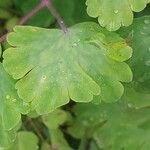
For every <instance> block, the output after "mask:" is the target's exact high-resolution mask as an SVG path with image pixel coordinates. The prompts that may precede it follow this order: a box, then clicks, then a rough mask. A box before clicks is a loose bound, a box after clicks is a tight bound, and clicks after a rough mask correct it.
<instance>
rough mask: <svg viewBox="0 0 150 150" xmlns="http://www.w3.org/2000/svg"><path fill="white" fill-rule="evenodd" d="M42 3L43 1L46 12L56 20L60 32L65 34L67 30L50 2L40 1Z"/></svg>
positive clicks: (48, 0) (47, 0) (49, 0)
mask: <svg viewBox="0 0 150 150" xmlns="http://www.w3.org/2000/svg"><path fill="white" fill-rule="evenodd" d="M42 1H43V3H44V5H45V6H46V7H47V8H48V10H49V11H50V12H51V14H52V15H53V16H54V17H55V18H56V20H57V22H58V24H59V26H60V27H61V29H62V31H63V32H64V33H67V32H68V29H67V27H66V25H65V24H64V21H63V19H62V18H61V16H60V15H59V13H58V12H57V11H56V9H55V8H54V7H53V5H52V1H51V0H42Z"/></svg>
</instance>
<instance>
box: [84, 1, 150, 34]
mask: <svg viewBox="0 0 150 150" xmlns="http://www.w3.org/2000/svg"><path fill="white" fill-rule="evenodd" d="M149 2H150V0H130V1H129V0H122V1H118V0H112V1H110V0H87V1H86V5H87V12H88V14H89V15H90V16H91V17H98V21H99V23H100V25H101V26H102V27H106V28H107V29H108V30H109V31H115V30H117V29H119V28H120V27H121V26H129V25H131V24H132V21H133V11H134V12H139V11H141V10H143V9H144V8H145V7H146V4H147V3H149Z"/></svg>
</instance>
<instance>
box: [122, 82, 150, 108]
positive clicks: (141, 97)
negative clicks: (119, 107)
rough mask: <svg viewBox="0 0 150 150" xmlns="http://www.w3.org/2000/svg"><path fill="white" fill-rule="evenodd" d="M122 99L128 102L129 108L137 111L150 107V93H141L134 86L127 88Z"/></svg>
mask: <svg viewBox="0 0 150 150" xmlns="http://www.w3.org/2000/svg"><path fill="white" fill-rule="evenodd" d="M121 99H122V100H124V101H125V102H127V103H128V106H129V107H133V108H136V109H139V108H142V107H147V106H150V93H142V92H139V91H137V90H135V88H134V87H133V86H132V84H130V85H128V86H125V92H124V95H123V97H122V98H121Z"/></svg>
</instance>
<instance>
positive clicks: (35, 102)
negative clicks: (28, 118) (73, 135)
mask: <svg viewBox="0 0 150 150" xmlns="http://www.w3.org/2000/svg"><path fill="white" fill-rule="evenodd" d="M8 42H9V44H11V45H12V46H13V47H12V48H9V49H7V50H6V51H5V53H4V55H3V57H4V63H3V64H4V67H5V69H6V71H7V72H8V73H9V74H11V75H12V76H13V78H14V79H20V80H19V81H18V82H17V83H16V89H17V90H18V94H19V97H20V98H22V99H24V100H26V102H30V103H31V105H32V107H33V108H35V109H36V111H37V112H38V113H40V114H41V113H47V112H50V111H53V110H54V109H55V108H57V107H60V106H62V105H65V104H67V103H68V102H69V100H70V99H72V100H74V101H76V102H89V101H91V100H92V99H93V96H94V95H99V94H100V89H101V94H100V96H101V100H103V101H106V102H111V101H116V100H118V99H119V98H120V97H121V95H122V94H123V86H122V84H121V83H120V81H121V82H130V81H131V80H132V72H131V70H130V68H129V66H128V65H127V64H126V63H124V62H123V61H125V60H127V59H129V58H130V57H131V55H132V49H131V48H130V47H129V46H128V45H127V44H126V42H125V40H124V39H122V38H120V37H119V36H118V35H117V34H115V33H110V32H108V31H106V30H104V29H103V28H100V27H99V25H98V24H96V23H93V22H86V23H81V24H77V25H75V26H73V27H70V28H69V32H68V33H66V34H64V33H63V32H62V31H61V30H58V29H50V30H49V29H43V28H37V27H31V26H28V27H27V26H26V27H25V26H17V27H15V28H14V32H13V33H11V34H10V35H9V36H8ZM14 66H15V67H14ZM106 89H111V90H112V91H113V92H112V93H111V91H109V92H110V94H108V96H107V93H106ZM116 89H119V92H118V91H117V90H116Z"/></svg>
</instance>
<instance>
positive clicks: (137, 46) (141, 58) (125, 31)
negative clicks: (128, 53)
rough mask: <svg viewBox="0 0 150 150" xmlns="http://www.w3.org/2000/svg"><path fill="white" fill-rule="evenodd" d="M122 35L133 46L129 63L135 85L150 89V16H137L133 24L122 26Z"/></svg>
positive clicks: (144, 89) (145, 89)
mask: <svg viewBox="0 0 150 150" xmlns="http://www.w3.org/2000/svg"><path fill="white" fill-rule="evenodd" d="M119 33H120V35H121V36H123V37H124V38H126V39H127V41H128V42H129V43H130V44H131V47H132V48H133V57H132V58H131V59H130V60H129V64H130V66H131V68H132V71H133V74H134V78H133V81H134V85H135V87H137V88H138V89H139V90H143V91H148V92H149V91H150V90H149V89H150V16H145V17H141V18H137V19H135V20H134V22H133V25H132V26H130V27H128V28H122V29H121V30H120V31H119Z"/></svg>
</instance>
